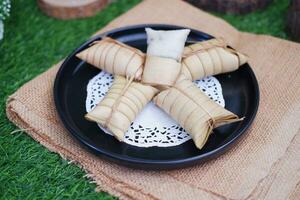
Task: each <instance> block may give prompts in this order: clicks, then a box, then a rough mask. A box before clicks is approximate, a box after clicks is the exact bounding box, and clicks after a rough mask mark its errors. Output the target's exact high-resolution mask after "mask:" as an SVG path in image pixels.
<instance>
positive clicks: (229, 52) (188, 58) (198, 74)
mask: <svg viewBox="0 0 300 200" xmlns="http://www.w3.org/2000/svg"><path fill="white" fill-rule="evenodd" d="M247 59H248V58H247V56H245V55H244V54H242V53H239V52H237V51H235V50H233V49H230V48H228V47H227V45H226V43H225V42H224V41H223V40H222V39H211V40H207V41H204V42H198V43H195V44H192V45H190V46H187V47H185V48H184V58H183V59H182V69H181V70H182V74H184V75H185V76H186V77H187V78H189V79H191V80H197V79H202V78H204V77H206V76H211V75H216V74H223V73H227V72H232V71H235V70H237V69H238V68H239V66H241V65H243V64H245V63H246V62H247Z"/></svg>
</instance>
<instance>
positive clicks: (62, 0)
mask: <svg viewBox="0 0 300 200" xmlns="http://www.w3.org/2000/svg"><path fill="white" fill-rule="evenodd" d="M107 3H108V0H38V5H39V7H40V9H41V10H42V11H43V12H44V13H46V14H47V15H49V16H52V17H55V18H58V19H75V18H84V17H90V16H93V15H94V14H96V13H97V11H99V10H101V9H102V8H103V7H104V6H105V5H106V4H107Z"/></svg>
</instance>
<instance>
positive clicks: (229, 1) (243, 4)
mask: <svg viewBox="0 0 300 200" xmlns="http://www.w3.org/2000/svg"><path fill="white" fill-rule="evenodd" d="M186 1H187V2H189V3H191V4H193V5H194V6H196V7H199V8H201V9H204V10H209V11H216V12H221V13H231V14H245V13H249V12H252V11H254V10H257V9H261V8H264V7H266V6H267V5H269V3H271V2H272V0H186Z"/></svg>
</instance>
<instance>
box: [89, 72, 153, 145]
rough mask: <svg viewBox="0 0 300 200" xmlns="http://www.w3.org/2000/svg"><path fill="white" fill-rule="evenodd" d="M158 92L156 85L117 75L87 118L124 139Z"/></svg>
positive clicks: (120, 139)
mask: <svg viewBox="0 0 300 200" xmlns="http://www.w3.org/2000/svg"><path fill="white" fill-rule="evenodd" d="M157 92H158V90H157V89H155V88H154V87H151V86H146V85H143V84H140V83H137V82H132V79H131V80H127V79H126V78H124V77H122V76H115V80H114V82H113V85H112V86H111V88H110V89H109V91H108V93H107V95H106V96H105V97H104V99H103V100H102V101H101V102H100V103H99V104H98V105H97V106H96V107H95V108H94V109H93V110H92V111H91V112H89V113H87V114H86V115H85V118H86V119H88V120H90V121H94V122H97V123H99V124H100V125H101V126H103V127H104V128H107V129H108V130H109V131H110V132H111V133H112V134H113V135H114V136H115V137H116V138H117V139H118V140H119V141H123V138H124V134H125V132H126V131H127V130H128V128H129V127H130V124H131V122H133V120H134V119H135V118H136V116H137V115H138V114H139V113H140V112H141V111H142V109H143V108H144V107H145V105H146V104H147V103H148V102H149V101H151V99H152V98H153V96H154V95H155V94H156V93H157Z"/></svg>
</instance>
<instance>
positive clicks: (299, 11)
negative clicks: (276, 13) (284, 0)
mask: <svg viewBox="0 0 300 200" xmlns="http://www.w3.org/2000/svg"><path fill="white" fill-rule="evenodd" d="M287 31H288V33H289V34H290V36H291V37H292V38H293V39H294V40H296V41H300V0H292V1H291V4H290V8H289V11H288V16H287Z"/></svg>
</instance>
